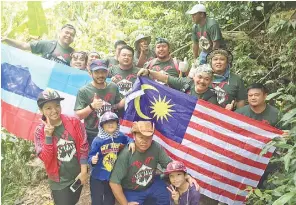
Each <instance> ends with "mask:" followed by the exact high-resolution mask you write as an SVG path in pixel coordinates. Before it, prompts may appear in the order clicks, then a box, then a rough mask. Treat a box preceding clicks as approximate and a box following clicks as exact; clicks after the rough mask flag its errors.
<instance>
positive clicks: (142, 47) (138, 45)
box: [134, 34, 156, 68]
mask: <svg viewBox="0 0 296 205" xmlns="http://www.w3.org/2000/svg"><path fill="white" fill-rule="evenodd" d="M150 43H151V36H145V35H143V34H139V35H138V36H137V37H136V40H135V43H134V47H135V55H134V59H135V63H136V66H137V67H139V68H142V67H143V65H144V64H145V63H146V62H147V61H150V60H152V59H153V58H155V57H156V55H155V53H154V52H153V51H152V50H151V49H150V48H149V45H150Z"/></svg>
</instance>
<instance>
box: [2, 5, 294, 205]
mask: <svg viewBox="0 0 296 205" xmlns="http://www.w3.org/2000/svg"><path fill="white" fill-rule="evenodd" d="M196 3H197V2H190V1H186V2H182V1H164V2H162V1H157V2H152V1H143V2H136V1H133V2H127V1H125V2H114V1H112V2H110V1H109V2H95V1H92V2H87V1H85V2H82V1H81V2H79V1H76V2H74V1H73V2H72V1H55V2H53V1H52V2H42V3H41V2H11V1H10V2H1V23H2V24H1V37H9V38H13V39H17V40H20V41H27V42H28V41H32V40H37V39H56V34H57V31H58V30H59V29H60V28H61V26H62V25H64V24H66V23H70V24H72V25H74V26H75V28H76V29H77V34H76V37H75V40H74V43H73V44H72V47H74V48H75V49H76V50H79V51H80V50H81V51H94V50H95V51H99V52H100V53H101V55H102V56H103V57H106V56H109V55H112V53H114V42H115V41H116V40H119V39H121V40H125V41H126V42H128V43H129V44H130V45H132V46H133V43H134V40H135V37H136V36H137V35H138V34H139V33H143V34H147V35H151V36H152V42H151V47H152V48H153V47H154V43H155V38H156V37H165V38H167V39H168V40H169V41H170V42H171V45H172V46H171V52H172V55H173V56H175V57H177V58H178V59H183V58H184V57H188V59H189V60H190V62H193V55H192V49H191V45H192V42H191V29H192V25H193V24H192V20H191V16H190V15H186V14H185V12H186V11H187V10H189V9H190V8H191V7H192V6H193V5H194V4H196ZM204 4H205V5H206V7H207V11H208V12H207V15H208V16H209V17H212V18H215V19H216V20H217V21H218V22H219V24H220V27H221V29H222V33H223V36H224V38H225V39H226V40H227V46H228V49H229V50H230V51H231V52H232V54H233V56H234V63H233V67H232V70H233V71H234V72H235V73H237V74H238V75H240V76H241V77H242V78H243V80H244V81H245V85H246V86H248V85H250V84H251V83H253V82H262V83H264V84H265V85H266V86H267V88H268V89H269V91H270V94H269V95H268V101H269V103H271V104H272V105H275V106H276V107H277V108H278V109H279V110H280V111H281V112H282V113H283V117H282V119H281V121H282V123H283V124H284V125H286V126H288V127H289V128H290V131H289V137H287V138H286V139H276V140H274V141H273V142H271V143H270V146H272V145H273V146H276V147H277V148H278V149H277V151H276V153H275V154H274V157H273V158H272V160H271V163H273V164H274V165H275V167H276V169H275V170H274V172H273V173H272V174H271V175H269V178H268V180H267V181H266V183H265V185H264V188H263V189H261V190H259V189H253V188H251V187H249V188H248V189H249V190H250V195H249V196H248V204H250V205H269V204H272V205H284V204H289V205H295V204H296V143H295V142H296V126H295V125H296V97H295V96H296V85H295V82H296V76H295V75H296V62H295V59H296V2H267V1H260V2H247V1H244V2H235V1H233V2H216V1H211V2H204ZM1 131H2V132H1V165H2V166H1V186H2V187H1V201H2V203H3V204H18V202H19V201H20V199H21V198H22V197H23V196H24V194H25V190H28V189H26V188H27V187H34V186H37V185H38V184H39V183H40V181H41V180H42V179H44V178H45V174H44V170H42V169H41V168H37V167H35V168H34V169H33V170H32V167H31V166H29V165H28V162H29V161H30V160H31V158H33V157H34V148H33V146H32V142H29V141H25V140H21V139H18V138H16V137H15V136H13V135H12V134H10V133H8V132H7V131H6V130H5V129H4V128H2V129H1Z"/></svg>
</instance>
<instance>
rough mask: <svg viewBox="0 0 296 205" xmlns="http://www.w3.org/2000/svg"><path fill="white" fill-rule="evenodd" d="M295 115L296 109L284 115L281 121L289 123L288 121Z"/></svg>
mask: <svg viewBox="0 0 296 205" xmlns="http://www.w3.org/2000/svg"><path fill="white" fill-rule="evenodd" d="M294 115H296V108H294V109H292V110H290V111H289V112H287V113H286V114H284V116H283V117H282V119H281V121H287V120H289V119H291V118H292V117H294Z"/></svg>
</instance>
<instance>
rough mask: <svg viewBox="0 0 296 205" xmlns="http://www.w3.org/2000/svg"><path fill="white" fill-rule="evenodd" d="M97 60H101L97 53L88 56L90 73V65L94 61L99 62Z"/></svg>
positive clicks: (93, 52)
mask: <svg viewBox="0 0 296 205" xmlns="http://www.w3.org/2000/svg"><path fill="white" fill-rule="evenodd" d="M97 59H101V56H100V54H99V53H98V52H96V51H91V52H89V53H88V54H87V65H86V67H87V70H88V71H89V66H90V64H91V63H92V62H93V61H94V60H97Z"/></svg>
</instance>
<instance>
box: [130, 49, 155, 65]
mask: <svg viewBox="0 0 296 205" xmlns="http://www.w3.org/2000/svg"><path fill="white" fill-rule="evenodd" d="M139 57H140V52H139V51H135V54H134V61H135V63H136V65H137V64H138V62H139ZM155 57H156V55H155V52H154V51H152V50H151V49H149V50H148V54H147V56H146V61H145V62H148V61H151V60H152V59H153V58H155Z"/></svg>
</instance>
